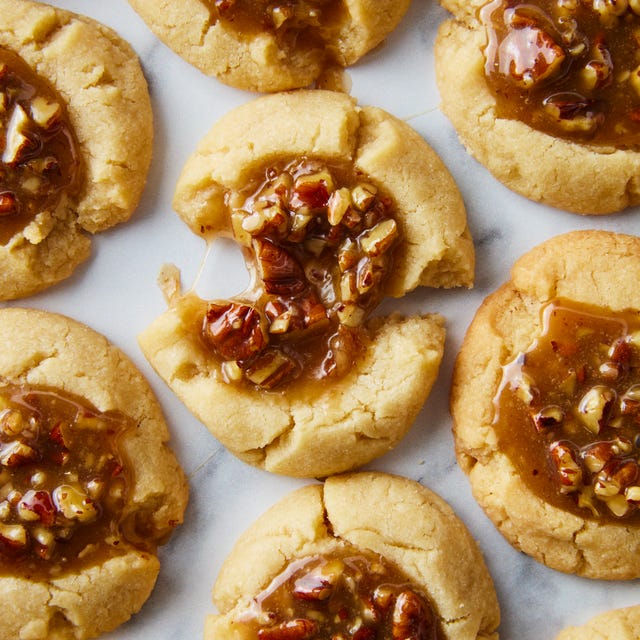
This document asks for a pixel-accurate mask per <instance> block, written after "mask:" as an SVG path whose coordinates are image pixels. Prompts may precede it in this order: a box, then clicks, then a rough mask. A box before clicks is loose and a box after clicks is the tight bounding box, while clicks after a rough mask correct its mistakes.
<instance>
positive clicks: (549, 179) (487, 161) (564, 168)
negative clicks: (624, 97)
mask: <svg viewBox="0 0 640 640" xmlns="http://www.w3.org/2000/svg"><path fill="white" fill-rule="evenodd" d="M442 4H443V6H444V7H445V8H446V9H448V10H449V11H451V12H452V13H453V15H454V19H451V20H446V21H445V22H444V23H443V24H442V25H441V27H440V29H439V31H438V36H437V39H436V44H435V60H436V81H437V84H438V89H439V91H440V96H441V109H442V111H443V113H444V114H445V115H446V116H447V117H448V118H449V120H450V121H451V123H452V124H453V126H454V127H455V129H456V131H457V133H458V136H459V138H460V140H461V142H462V144H463V145H464V146H465V147H466V149H467V151H468V152H469V153H470V154H471V155H472V156H473V157H474V158H476V159H477V160H478V162H480V164H482V165H483V166H484V167H486V168H487V169H488V170H489V171H490V172H491V173H492V174H493V175H494V176H495V178H496V179H498V180H499V181H500V182H502V183H503V184H504V185H506V186H507V187H508V188H510V189H512V190H513V191H516V192H517V193H520V194H521V195H523V196H525V197H527V198H529V199H531V200H534V201H537V202H541V203H543V204H547V205H550V206H552V207H557V208H559V209H563V210H566V211H569V212H573V213H577V214H609V213H614V212H617V211H621V210H622V209H625V208H626V207H630V206H635V205H637V204H640V184H639V181H638V174H639V171H640V153H638V151H636V150H624V149H616V148H614V147H605V146H593V145H588V144H580V143H577V142H573V141H568V140H564V139H560V138H556V137H553V136H551V135H548V134H546V133H542V132H540V131H537V130H535V129H533V128H531V127H529V126H528V125H526V124H524V123H522V122H520V121H518V120H511V119H506V118H501V117H498V115H497V113H496V101H495V98H494V96H493V95H492V93H491V91H490V89H489V87H488V85H487V82H486V79H485V74H484V62H485V59H484V54H483V48H484V47H485V45H486V43H487V38H486V33H485V29H484V27H483V26H482V25H481V23H480V21H479V19H478V11H479V9H480V8H481V7H482V6H483V5H484V4H486V3H485V2H482V1H479V0H474V1H473V2H469V3H462V2H456V1H455V0H446V1H444V2H442ZM594 176H597V179H594Z"/></svg>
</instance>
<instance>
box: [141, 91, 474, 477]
mask: <svg viewBox="0 0 640 640" xmlns="http://www.w3.org/2000/svg"><path fill="white" fill-rule="evenodd" d="M267 114H268V119H269V121H270V123H271V126H270V127H264V125H263V123H264V119H265V117H266V116H267ZM301 156H311V157H313V158H319V159H321V160H327V161H328V160H332V159H333V160H344V159H350V160H353V161H354V163H355V166H356V168H358V169H361V170H362V171H363V172H364V173H365V174H366V175H368V176H369V177H370V179H375V181H376V183H378V184H380V185H383V186H384V188H385V190H386V192H387V193H389V194H390V195H391V196H392V197H393V198H394V201H395V202H396V204H397V209H398V211H397V214H396V219H397V223H398V225H399V226H400V227H401V233H402V237H404V238H406V239H407V240H406V242H404V241H403V242H402V243H401V245H400V246H399V247H398V249H397V250H396V253H395V254H394V269H393V272H392V274H390V279H389V281H388V285H387V289H386V291H385V293H386V294H387V295H390V296H394V297H400V296H402V295H403V294H404V293H406V292H407V291H410V290H411V289H414V288H415V287H417V286H420V285H424V286H434V287H450V286H455V285H463V286H464V285H467V286H469V285H470V284H471V282H472V279H473V264H474V253H473V244H472V241H471V238H470V234H469V230H468V228H467V224H466V213H465V209H464V204H463V202H462V200H461V197H460V195H459V193H458V191H457V188H456V187H455V184H454V182H453V180H452V178H451V177H450V175H449V173H448V172H447V170H446V169H445V167H444V165H443V164H442V163H441V161H440V160H439V158H438V157H437V156H436V154H435V153H434V152H433V151H432V150H431V149H430V148H429V147H428V146H427V145H426V143H425V142H424V140H422V138H420V136H419V135H418V134H417V133H415V132H414V131H413V130H411V129H410V128H409V127H408V126H407V125H406V124H404V123H402V122H400V121H399V120H397V119H395V118H393V117H391V116H390V115H388V114H386V113H384V112H383V111H381V110H379V109H376V108H372V107H363V108H359V107H357V106H356V105H355V103H354V101H353V100H352V99H351V98H349V97H348V96H345V95H343V94H337V93H332V92H325V91H300V92H292V93H285V94H278V95H273V96H266V97H263V98H260V99H258V100H256V101H254V102H251V103H248V104H246V105H243V106H241V107H239V108H237V109H235V110H233V111H232V112H230V113H229V114H228V115H227V116H225V117H223V118H222V119H221V120H220V121H219V122H218V123H217V124H216V125H214V127H213V128H212V130H211V131H210V133H209V134H208V135H207V136H206V137H205V138H204V139H203V141H202V142H201V144H200V145H199V146H198V149H197V150H196V152H195V153H194V154H193V156H192V157H191V158H190V159H189V160H188V161H187V163H186V165H185V167H184V170H183V173H182V175H181V177H180V180H179V182H178V185H177V187H176V192H175V198H174V206H175V208H176V210H177V212H178V213H179V215H180V216H181V217H182V218H183V219H184V220H185V222H186V223H187V224H188V225H189V226H190V227H191V229H192V230H193V231H194V232H195V233H197V234H199V235H202V236H203V237H204V238H206V239H208V240H211V239H212V238H214V237H217V236H229V235H231V226H230V220H229V214H228V210H227V208H226V205H225V194H226V193H227V192H228V191H229V190H232V189H234V188H235V189H237V188H240V187H241V186H243V185H244V184H245V182H246V181H247V179H248V176H250V175H252V173H254V172H255V171H256V170H257V168H259V167H264V165H265V162H270V161H274V160H276V159H279V158H296V157H301ZM399 166H402V171H399V170H398V167H399ZM169 302H170V308H169V309H168V311H167V312H166V313H164V314H163V315H162V316H160V317H159V318H158V319H157V320H156V321H154V322H153V323H152V325H151V326H150V327H149V328H148V329H146V330H145V331H144V332H143V333H142V334H141V335H140V336H139V342H140V345H141V348H142V350H143V352H144V354H145V356H146V357H147V359H148V360H149V362H150V363H151V364H152V366H153V367H154V368H155V370H156V371H157V372H158V374H159V375H160V376H161V377H162V378H163V379H164V380H165V382H167V384H168V385H169V386H170V387H171V388H172V390H173V391H174V392H175V393H176V394H177V395H178V397H180V398H181V399H182V401H183V402H184V403H185V404H186V405H187V407H188V408H189V409H190V410H191V411H192V412H193V413H194V414H195V415H196V416H197V417H198V418H199V419H200V420H201V421H202V422H203V423H204V424H205V425H206V426H207V427H208V428H209V429H210V431H211V432H212V433H213V434H214V435H215V436H216V437H217V438H218V439H219V440H220V441H221V442H222V443H223V444H224V445H225V446H226V447H227V448H228V449H229V450H230V451H232V452H233V453H234V454H235V455H237V456H238V457H240V458H241V459H243V460H245V461H247V462H249V463H251V464H254V465H256V466H259V467H262V468H265V469H267V470H269V471H273V472H276V473H282V474H286V475H292V476H300V477H323V476H326V475H330V474H333V473H338V472H341V471H346V470H349V469H353V468H355V467H357V466H360V465H362V464H365V463H366V462H368V461H370V460H371V459H373V458H375V457H378V456H380V455H382V454H383V453H385V452H386V451H388V450H390V449H391V448H393V447H394V446H395V445H396V444H397V443H398V442H399V441H400V439H401V438H402V437H403V436H404V435H405V433H406V432H407V430H408V429H409V428H410V426H411V424H412V423H413V421H414V419H415V417H416V416H417V414H418V412H419V411H420V409H421V407H422V405H423V403H424V401H425V400H426V398H427V396H428V394H429V391H430V389H431V387H432V385H433V383H434V381H435V379H436V376H437V372H438V368H439V364H440V360H441V358H442V353H443V348H444V334H445V332H444V326H443V320H442V318H440V317H439V316H437V315H424V316H416V317H407V318H400V317H399V316H391V317H389V318H384V319H376V320H372V321H371V322H370V323H369V325H368V328H369V330H370V331H371V332H372V346H371V347H370V348H369V349H368V350H367V352H366V354H365V355H364V356H363V357H362V359H361V360H359V362H358V363H357V364H356V366H355V367H354V368H353V369H352V370H351V371H350V372H349V373H348V374H347V375H346V376H344V377H343V378H340V379H338V380H334V381H332V382H331V383H329V384H315V385H306V386H305V387H304V388H302V390H300V388H299V387H298V388H296V392H295V393H294V392H291V393H290V392H288V391H286V390H285V391H284V392H279V391H278V392H273V393H272V392H265V391H259V390H256V389H254V388H249V387H247V386H240V385H230V384H228V383H226V382H224V380H223V378H222V376H221V374H220V366H219V364H218V363H217V362H216V361H215V360H212V357H211V355H210V354H209V353H207V350H206V349H204V348H203V343H202V339H201V337H200V335H199V328H198V324H197V318H198V317H202V314H203V311H204V309H205V307H206V302H205V301H204V300H202V299H200V298H199V297H198V296H196V295H195V294H194V293H193V292H187V293H185V294H182V293H176V294H175V295H174V296H173V297H172V298H171V299H170V301H169Z"/></svg>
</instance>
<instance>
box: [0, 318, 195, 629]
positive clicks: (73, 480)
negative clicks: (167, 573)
mask: <svg viewBox="0 0 640 640" xmlns="http://www.w3.org/2000/svg"><path fill="white" fill-rule="evenodd" d="M0 338H1V340H2V344H3V345H4V348H3V349H2V353H1V354H0V407H1V410H0V487H1V495H2V499H0V607H1V608H2V611H3V619H2V625H1V626H0V638H1V639H2V640H15V639H16V638H29V639H30V640H72V639H80V638H93V637H96V636H98V635H100V634H101V633H104V632H107V631H111V630H113V629H115V628H116V627H118V626H119V625H120V624H122V623H123V622H125V621H126V620H128V619H129V618H130V616H131V615H132V614H134V613H136V612H137V611H138V610H139V609H140V608H141V607H142V605H143V604H144V602H145V601H146V599H147V598H148V596H149V594H150V593H151V590H152V589H153V586H154V584H155V581H156V578H157V575H158V571H159V568H160V565H159V561H158V558H157V555H156V549H157V547H158V545H160V544H163V543H164V542H166V541H167V539H168V538H169V536H170V535H171V534H172V532H173V531H174V529H175V528H176V526H178V525H179V524H180V523H181V522H182V517H183V512H184V509H185V506H186V503H187V494H188V489H187V484H186V479H185V476H184V474H183V472H182V470H181V469H180V466H179V465H178V462H177V460H176V458H175V457H174V455H173V453H172V452H171V451H170V450H169V448H168V447H167V445H166V441H167V439H168V431H167V426H166V424H165V421H164V418H163V415H162V413H161V410H160V407H159V405H158V403H157V401H156V399H155V397H154V396H153V394H152V391H151V389H150V387H149V386H148V384H147V382H146V381H145V380H144V379H143V377H142V376H141V374H140V373H139V372H138V370H137V369H136V368H135V367H134V365H133V364H132V362H131V361H130V360H128V358H127V357H126V356H125V355H124V354H123V353H122V352H120V351H119V350H118V349H116V348H115V347H114V346H113V345H111V344H109V343H108V342H107V340H106V339H105V338H104V337H103V336H101V335H99V334H97V333H95V332H94V331H93V330H91V329H89V328H88V327H86V326H84V325H82V324H79V323H78V322H76V321H74V320H71V319H69V318H66V317H63V316H60V315H56V314H52V313H47V312H44V311H38V310H34V309H19V308H10V309H2V310H0Z"/></svg>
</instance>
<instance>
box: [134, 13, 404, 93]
mask: <svg viewBox="0 0 640 640" xmlns="http://www.w3.org/2000/svg"><path fill="white" fill-rule="evenodd" d="M129 2H130V4H131V5H132V6H133V8H134V9H135V10H136V11H137V12H138V13H139V14H140V16H141V17H142V18H143V19H144V20H145V22H146V23H147V24H148V25H149V27H150V28H151V30H152V31H153V32H154V33H155V34H156V35H157V36H158V37H159V38H160V39H161V40H162V41H163V42H165V43H166V44H167V45H168V46H169V47H171V48H172V49H173V50H174V51H176V52H177V53H178V54H179V55H180V56H181V57H183V58H184V59H185V60H187V61H188V62H189V63H191V64H193V65H194V66H196V67H197V68H198V69H200V70H201V71H203V72H204V73H206V74H207V75H212V76H215V77H217V78H218V79H220V80H221V81H222V82H224V83H226V84H229V85H231V86H233V87H236V88H239V89H246V90H249V91H260V92H274V91H283V90H287V89H296V88H300V87H306V86H308V85H311V84H313V83H314V82H316V81H318V80H319V79H321V77H322V76H326V75H331V74H332V73H333V72H334V71H335V70H341V69H343V68H344V67H348V66H350V65H353V64H355V63H356V62H357V61H358V60H359V59H360V58H362V56H364V55H365V54H366V53H368V52H369V51H370V50H371V49H373V48H374V47H375V46H377V45H378V44H380V42H382V41H383V40H384V38H386V37H387V35H388V34H389V33H391V32H392V31H393V30H394V29H395V28H396V26H397V25H398V23H399V22H400V20H401V19H402V17H403V16H404V14H405V12H406V11H407V9H408V7H409V3H410V0H302V1H300V0H297V1H293V0H280V1H278V2H267V1H266V0H161V1H158V0H129Z"/></svg>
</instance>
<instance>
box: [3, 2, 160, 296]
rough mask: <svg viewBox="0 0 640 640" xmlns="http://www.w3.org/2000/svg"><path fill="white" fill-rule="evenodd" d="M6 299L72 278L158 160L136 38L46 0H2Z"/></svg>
mask: <svg viewBox="0 0 640 640" xmlns="http://www.w3.org/2000/svg"><path fill="white" fill-rule="evenodd" d="M0 8H1V12H0V15H1V16H2V17H1V18H0V22H1V25H2V29H0V101H1V105H2V106H1V108H0V121H1V122H2V132H3V133H2V136H0V150H1V157H0V173H1V180H0V266H1V268H2V273H3V277H2V281H1V283H0V299H3V300H7V299H14V298H18V297H22V296H26V295H29V294H32V293H34V292H37V291H39V290H41V289H43V288H45V287H48V286H51V285H53V284H55V283H57V282H59V281H60V280H62V279H64V278H67V277H68V276H70V275H71V273H72V272H73V271H74V270H75V269H76V267H77V266H78V265H79V264H80V263H82V262H83V261H84V260H86V259H87V258H88V257H89V254H90V251H91V234H94V233H98V232H101V231H104V230H106V229H108V228H110V227H112V226H114V225H116V224H118V223H120V222H123V221H125V220H127V219H128V218H129V217H130V216H131V214H132V213H133V211H134V210H135V208H136V206H137V204H138V201H139V199H140V196H141V194H142V190H143V187H144V185H145V182H146V177H147V170H148V167H149V163H150V160H151V147H152V138H153V131H152V113H151V105H150V100H149V95H148V92H147V85H146V81H145V79H144V76H143V74H142V70H141V67H140V64H139V62H138V59H137V57H136V55H135V53H134V51H133V50H132V49H131V47H130V46H129V45H128V44H127V43H126V42H125V41H124V40H122V39H121V38H120V37H119V36H118V35H117V34H116V33H115V32H113V31H112V30H110V29H108V28H107V27H104V26H103V25H101V24H99V23H97V22H95V21H94V20H91V19H89V18H85V17H82V16H78V15H75V14H73V13H70V12H68V11H64V10H61V9H57V8H54V7H50V6H48V5H46V4H43V3H40V2H29V1H24V0H1V2H0Z"/></svg>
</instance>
